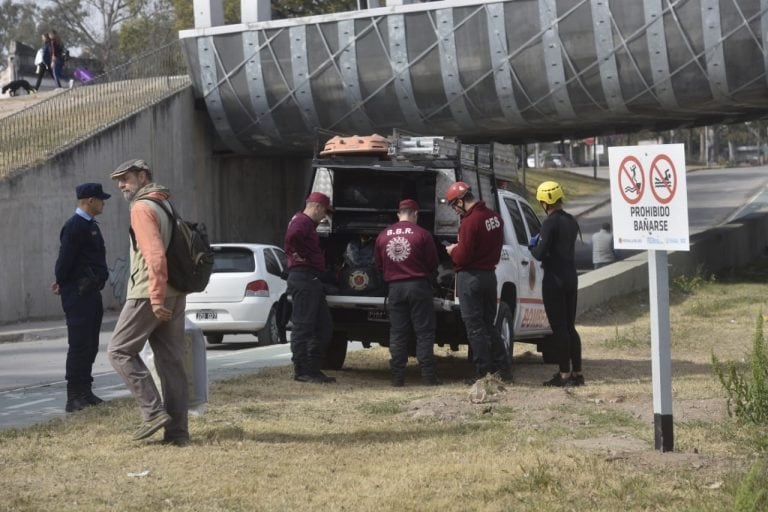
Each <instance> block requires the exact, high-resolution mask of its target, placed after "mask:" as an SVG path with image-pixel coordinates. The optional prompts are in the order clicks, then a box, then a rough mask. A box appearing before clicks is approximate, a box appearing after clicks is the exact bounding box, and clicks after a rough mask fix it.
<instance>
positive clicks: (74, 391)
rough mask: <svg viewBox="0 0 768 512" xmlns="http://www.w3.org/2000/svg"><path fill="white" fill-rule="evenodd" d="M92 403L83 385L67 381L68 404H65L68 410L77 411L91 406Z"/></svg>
mask: <svg viewBox="0 0 768 512" xmlns="http://www.w3.org/2000/svg"><path fill="white" fill-rule="evenodd" d="M90 406H91V404H90V403H89V402H88V400H86V398H85V393H84V392H83V389H82V386H80V385H79V384H78V383H74V382H69V381H68V382H67V404H66V405H65V406H64V410H65V411H66V412H77V411H81V410H83V409H85V408H86V407H90Z"/></svg>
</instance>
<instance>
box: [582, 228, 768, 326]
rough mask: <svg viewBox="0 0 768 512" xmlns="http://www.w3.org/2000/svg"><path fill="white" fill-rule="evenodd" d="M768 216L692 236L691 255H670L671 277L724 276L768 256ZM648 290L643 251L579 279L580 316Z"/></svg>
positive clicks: (678, 253)
mask: <svg viewBox="0 0 768 512" xmlns="http://www.w3.org/2000/svg"><path fill="white" fill-rule="evenodd" d="M767 248H768V214H765V213H763V214H752V215H749V216H747V217H744V218H742V219H739V220H737V221H734V222H731V223H729V224H726V225H724V226H721V227H718V228H715V229H712V230H710V231H707V232H705V233H699V234H697V235H694V236H693V237H691V250H690V251H689V252H681V251H676V252H671V253H669V256H668V263H669V277H670V279H672V278H673V277H676V276H680V275H684V274H688V275H690V274H694V273H696V272H698V271H702V272H704V273H706V274H709V273H714V274H718V273H722V272H724V271H728V270H731V269H735V268H740V267H744V266H746V265H748V264H750V263H752V262H754V261H755V260H757V259H759V258H761V257H765V256H766V254H767V253H766V249H767ZM647 289H648V253H647V252H644V253H641V254H637V255H635V256H632V257H631V258H627V259H626V260H622V261H618V262H616V263H613V264H611V265H608V266H606V267H602V268H599V269H597V270H593V271H591V272H588V273H586V274H584V275H582V276H580V277H579V305H578V310H577V314H581V313H583V312H584V311H587V310H588V309H590V308H592V307H594V306H597V305H599V304H601V303H603V302H606V301H609V300H610V299H612V298H613V297H617V296H619V295H624V294H626V293H630V292H633V291H637V290H647Z"/></svg>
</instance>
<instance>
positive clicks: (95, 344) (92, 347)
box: [61, 283, 104, 393]
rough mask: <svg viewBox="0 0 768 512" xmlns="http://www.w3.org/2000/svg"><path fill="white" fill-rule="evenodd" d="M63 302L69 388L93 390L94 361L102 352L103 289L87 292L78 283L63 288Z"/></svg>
mask: <svg viewBox="0 0 768 512" xmlns="http://www.w3.org/2000/svg"><path fill="white" fill-rule="evenodd" d="M61 305H62V308H63V309H64V314H65V316H66V319H67V342H68V344H69V349H68V350H67V363H66V379H67V385H68V388H70V389H72V390H73V391H75V392H76V393H81V392H86V391H89V390H90V389H91V382H93V377H92V376H91V373H92V370H93V362H94V361H95V360H96V353H97V352H98V351H99V332H100V331H101V320H102V317H103V316H104V309H103V306H102V302H101V292H99V290H95V289H93V290H89V291H87V292H85V293H84V294H83V295H80V294H79V292H78V286H77V284H76V283H70V284H66V285H64V286H62V288H61Z"/></svg>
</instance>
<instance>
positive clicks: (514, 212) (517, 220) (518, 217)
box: [504, 197, 528, 245]
mask: <svg viewBox="0 0 768 512" xmlns="http://www.w3.org/2000/svg"><path fill="white" fill-rule="evenodd" d="M504 203H505V204H506V205H507V210H509V216H510V217H512V225H513V226H514V228H515V236H516V237H517V243H519V244H520V245H528V236H527V235H526V234H525V224H523V215H522V214H521V213H520V208H519V207H518V206H517V201H515V200H514V199H512V198H510V197H505V198H504Z"/></svg>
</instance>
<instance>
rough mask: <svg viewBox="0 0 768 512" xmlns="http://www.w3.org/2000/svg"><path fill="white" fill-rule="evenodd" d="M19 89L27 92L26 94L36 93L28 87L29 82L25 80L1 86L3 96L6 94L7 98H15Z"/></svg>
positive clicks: (32, 88)
mask: <svg viewBox="0 0 768 512" xmlns="http://www.w3.org/2000/svg"><path fill="white" fill-rule="evenodd" d="M19 89H24V90H25V91H27V94H32V93H34V92H36V91H35V88H34V87H32V86H31V85H29V82H27V81H26V80H14V81H12V82H10V83H8V84H7V85H4V86H3V94H5V93H6V92H7V93H8V96H16V93H17V92H18V90H19Z"/></svg>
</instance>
